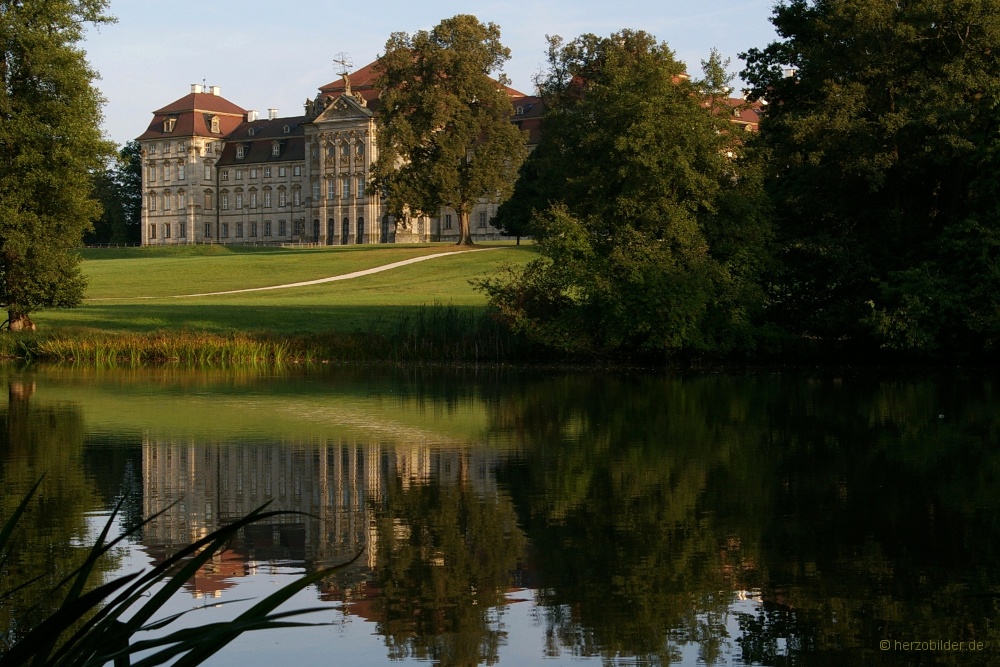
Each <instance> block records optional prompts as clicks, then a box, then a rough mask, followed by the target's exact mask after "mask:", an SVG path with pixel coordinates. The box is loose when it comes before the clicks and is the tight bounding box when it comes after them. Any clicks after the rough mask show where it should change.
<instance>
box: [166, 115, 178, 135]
mask: <svg viewBox="0 0 1000 667" xmlns="http://www.w3.org/2000/svg"><path fill="white" fill-rule="evenodd" d="M176 124H177V119H176V118H167V119H166V120H165V121H163V131H164V132H173V131H174V125H176Z"/></svg>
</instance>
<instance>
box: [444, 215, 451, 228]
mask: <svg viewBox="0 0 1000 667" xmlns="http://www.w3.org/2000/svg"><path fill="white" fill-rule="evenodd" d="M444 228H445V229H451V213H445V214H444Z"/></svg>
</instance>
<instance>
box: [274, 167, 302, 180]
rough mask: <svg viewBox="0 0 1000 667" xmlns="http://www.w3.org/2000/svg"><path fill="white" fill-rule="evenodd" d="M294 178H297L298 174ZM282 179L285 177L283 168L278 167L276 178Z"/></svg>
mask: <svg viewBox="0 0 1000 667" xmlns="http://www.w3.org/2000/svg"><path fill="white" fill-rule="evenodd" d="M296 176H298V174H296ZM284 177H285V168H284V167H278V178H284Z"/></svg>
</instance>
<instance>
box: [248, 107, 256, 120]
mask: <svg viewBox="0 0 1000 667" xmlns="http://www.w3.org/2000/svg"><path fill="white" fill-rule="evenodd" d="M255 120H257V110H256V109H250V111H247V122H248V123H252V122H254V121H255Z"/></svg>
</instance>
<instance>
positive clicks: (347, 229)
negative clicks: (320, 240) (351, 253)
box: [340, 218, 351, 244]
mask: <svg viewBox="0 0 1000 667" xmlns="http://www.w3.org/2000/svg"><path fill="white" fill-rule="evenodd" d="M350 235H351V219H350V218H344V222H343V223H342V224H341V228H340V243H341V244H346V243H347V237H348V236H350Z"/></svg>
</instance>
